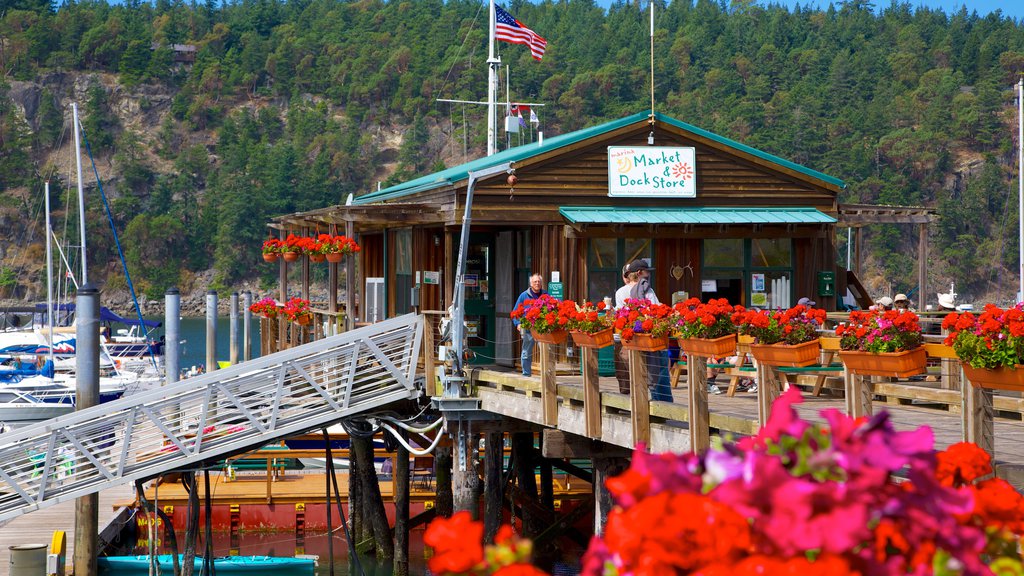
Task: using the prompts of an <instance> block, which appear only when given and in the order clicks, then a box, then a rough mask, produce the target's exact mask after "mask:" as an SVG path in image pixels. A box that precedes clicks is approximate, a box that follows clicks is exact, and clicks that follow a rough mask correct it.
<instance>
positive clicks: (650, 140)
mask: <svg viewBox="0 0 1024 576" xmlns="http://www.w3.org/2000/svg"><path fill="white" fill-rule="evenodd" d="M647 145H648V146H654V130H651V133H650V134H648V135H647Z"/></svg>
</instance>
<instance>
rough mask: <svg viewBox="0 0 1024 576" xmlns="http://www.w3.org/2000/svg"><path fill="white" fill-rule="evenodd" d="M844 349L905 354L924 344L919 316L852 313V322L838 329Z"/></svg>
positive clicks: (910, 313) (911, 313)
mask: <svg viewBox="0 0 1024 576" xmlns="http://www.w3.org/2000/svg"><path fill="white" fill-rule="evenodd" d="M836 336H838V337H839V348H840V349H841V350H858V351H865V352H874V353H876V354H877V353H882V352H903V351H906V350H913V349H915V348H917V347H919V346H920V345H921V341H922V336H921V324H920V322H919V321H918V318H917V314H914V313H913V312H910V311H902V312H901V311H899V310H885V311H881V310H869V311H859V310H854V311H852V312H850V319H849V320H848V321H847V322H845V323H843V324H840V325H839V326H836Z"/></svg>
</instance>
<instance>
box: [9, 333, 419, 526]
mask: <svg viewBox="0 0 1024 576" xmlns="http://www.w3.org/2000/svg"><path fill="white" fill-rule="evenodd" d="M422 335H423V317H422V316H419V315H415V314H408V315H405V316H400V317H398V318H393V319H390V320H385V321H383V322H378V323H376V324H372V325H370V326H366V327H362V328H359V329H356V330H351V331H349V332H345V333H343V334H340V335H337V336H331V337H329V338H325V339H323V340H318V341H316V342H313V343H310V344H305V345H303V346H298V347H296V348H292V349H290V350H285V351H282V352H277V353H275V354H271V355H268V356H264V357H262V358H258V359H255V360H252V361H249V362H245V363H243V364H238V365H235V366H231V367H229V368H225V369H223V370H216V371H213V372H208V373H206V374H204V375H201V376H196V377H193V378H189V379H187V380H184V381H181V382H177V383H175V384H173V385H171V386H164V387H162V388H158V389H155V390H152V391H149V392H144V393H142V394H138V395H135V396H130V397H128V398H122V399H120V400H117V401H114V402H107V403H105V404H101V405H99V406H95V407H92V408H88V409H85V410H81V411H78V412H74V413H72V414H68V415H66V416H62V417H59V418H55V419H53V420H47V421H45V422H39V423H37V424H33V425H31V426H27V427H25V428H19V429H16V430H13V431H11V432H8V433H6V434H2V435H0V521H3V520H7V519H9V518H13V517H15V516H20V515H21V514H24V513H26V512H31V511H33V510H37V509H40V508H45V507H47V506H51V505H53V504H58V503H60V502H64V501H67V500H71V499H74V498H77V497H79V496H83V495H86V494H91V493H94V492H98V491H100V490H104V489H106V488H108V487H112V486H116V485H119V484H124V483H128V482H133V481H135V480H139V479H146V478H151V477H154V476H157V475H159V474H161V473H164V472H167V471H170V470H174V469H178V468H188V467H190V466H194V465H196V464H199V463H202V462H204V461H207V462H208V461H211V460H217V459H220V458H223V457H224V456H227V455H230V454H234V453H237V452H241V451H247V450H252V449H253V448H257V447H259V446H262V445H264V444H266V443H268V442H271V441H274V440H277V439H280V438H284V437H287V436H290V435H294V434H300V433H303V432H306V431H309V430H314V429H317V428H320V427H322V426H325V425H328V424H331V423H334V422H337V421H339V420H341V419H343V418H344V417H346V416H351V415H354V414H357V413H360V412H367V411H372V410H375V409H378V408H380V407H383V406H386V405H388V404H391V403H393V402H396V401H400V400H406V399H413V398H416V397H417V396H419V395H420V394H421V391H420V390H419V389H418V387H417V386H416V383H415V377H416V366H417V360H418V358H419V354H420V346H421V339H422Z"/></svg>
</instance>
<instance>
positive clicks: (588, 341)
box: [569, 328, 615, 348]
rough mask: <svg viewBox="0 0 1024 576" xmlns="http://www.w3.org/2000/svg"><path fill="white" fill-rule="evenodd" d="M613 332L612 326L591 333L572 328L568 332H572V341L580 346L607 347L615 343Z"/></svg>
mask: <svg viewBox="0 0 1024 576" xmlns="http://www.w3.org/2000/svg"><path fill="white" fill-rule="evenodd" d="M613 332H614V330H613V329H612V328H605V329H604V330H601V331H598V332H594V333H593V334H587V333H586V332H580V331H579V330H573V331H572V332H570V333H569V334H572V341H573V342H575V343H576V345H577V346H579V347H580V348H607V347H608V346H611V345H612V344H614V343H615V335H614V333H613Z"/></svg>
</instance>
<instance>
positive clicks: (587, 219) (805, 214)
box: [558, 206, 836, 224]
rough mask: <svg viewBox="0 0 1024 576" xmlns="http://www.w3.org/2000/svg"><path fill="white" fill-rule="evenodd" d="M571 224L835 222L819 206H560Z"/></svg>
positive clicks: (560, 210) (560, 209)
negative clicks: (816, 207) (817, 208)
mask: <svg viewBox="0 0 1024 576" xmlns="http://www.w3.org/2000/svg"><path fill="white" fill-rule="evenodd" d="M558 211H559V212H560V213H561V214H562V216H563V217H564V218H565V219H566V220H567V221H569V223H571V224H835V223H836V219H835V218H833V217H832V216H829V215H828V214H825V213H824V212H821V211H820V210H816V209H814V208H807V207H794V208H780V207H771V208H721V207H719V208H610V207H601V206H562V207H561V208H559V209H558Z"/></svg>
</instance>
